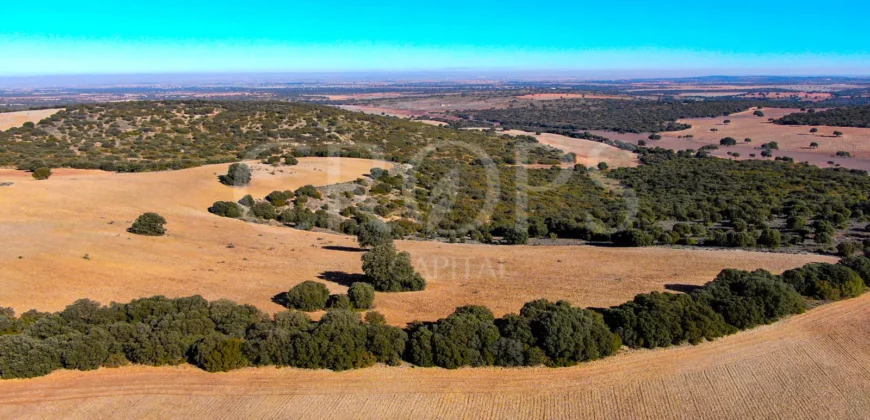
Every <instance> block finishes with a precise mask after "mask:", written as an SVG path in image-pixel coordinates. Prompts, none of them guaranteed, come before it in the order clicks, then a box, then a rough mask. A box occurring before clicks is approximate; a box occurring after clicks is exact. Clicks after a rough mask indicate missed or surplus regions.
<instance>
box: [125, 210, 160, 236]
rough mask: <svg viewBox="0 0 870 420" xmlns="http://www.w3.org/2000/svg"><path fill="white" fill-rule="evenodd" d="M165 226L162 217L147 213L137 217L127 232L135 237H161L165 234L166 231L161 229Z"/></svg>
mask: <svg viewBox="0 0 870 420" xmlns="http://www.w3.org/2000/svg"><path fill="white" fill-rule="evenodd" d="M165 224H166V219H164V218H163V216H161V215H159V214H157V213H151V212H148V213H144V214H142V215H141V216H139V217H138V218H137V219H136V221H135V222H133V226H130V228H129V229H127V231H128V232H130V233H135V234H137V235H145V236H162V235H165V234H166V229H165V228H164V227H163V225H165Z"/></svg>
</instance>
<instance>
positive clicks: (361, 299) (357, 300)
mask: <svg viewBox="0 0 870 420" xmlns="http://www.w3.org/2000/svg"><path fill="white" fill-rule="evenodd" d="M347 296H348V297H349V298H350V303H351V305H352V306H353V308H354V309H369V308H371V307H372V306H373V305H374V303H375V288H374V287H373V286H372V285H370V284H368V283H362V282H356V283H353V284H351V285H350V288H349V289H348V290H347Z"/></svg>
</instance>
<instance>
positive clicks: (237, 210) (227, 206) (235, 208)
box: [208, 201, 245, 219]
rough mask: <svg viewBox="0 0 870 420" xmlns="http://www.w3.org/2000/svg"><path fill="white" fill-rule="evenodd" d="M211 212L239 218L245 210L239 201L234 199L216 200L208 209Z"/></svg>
mask: <svg viewBox="0 0 870 420" xmlns="http://www.w3.org/2000/svg"><path fill="white" fill-rule="evenodd" d="M208 211H209V213H212V214H216V215H218V216H221V217H230V218H234V219H238V218H239V217H242V216H244V215H245V210H244V209H243V208H242V206H240V205H238V203H234V202H232V201H215V202H214V204H212V206H211V207H209V209H208Z"/></svg>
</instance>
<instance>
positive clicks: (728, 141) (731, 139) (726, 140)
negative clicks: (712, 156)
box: [719, 137, 737, 146]
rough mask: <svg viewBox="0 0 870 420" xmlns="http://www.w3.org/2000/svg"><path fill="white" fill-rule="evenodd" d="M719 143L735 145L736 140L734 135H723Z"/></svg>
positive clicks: (721, 144)
mask: <svg viewBox="0 0 870 420" xmlns="http://www.w3.org/2000/svg"><path fill="white" fill-rule="evenodd" d="M719 145H720V146H736V145H737V140H735V139H734V137H725V138H724V139H722V140H719Z"/></svg>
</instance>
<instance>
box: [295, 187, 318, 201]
mask: <svg viewBox="0 0 870 420" xmlns="http://www.w3.org/2000/svg"><path fill="white" fill-rule="evenodd" d="M295 194H296V196H297V197H311V198H314V199H317V200H320V199H321V198H323V195H322V194H320V191H318V190H317V188H315V187H314V185H305V186H302V187H299V188H298V189H297V190H296V192H295Z"/></svg>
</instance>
